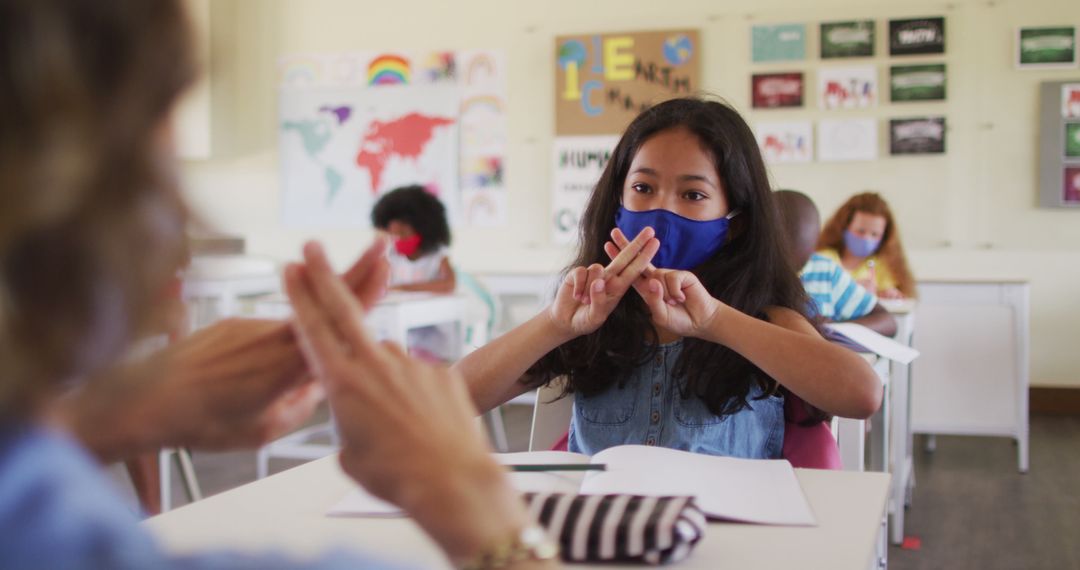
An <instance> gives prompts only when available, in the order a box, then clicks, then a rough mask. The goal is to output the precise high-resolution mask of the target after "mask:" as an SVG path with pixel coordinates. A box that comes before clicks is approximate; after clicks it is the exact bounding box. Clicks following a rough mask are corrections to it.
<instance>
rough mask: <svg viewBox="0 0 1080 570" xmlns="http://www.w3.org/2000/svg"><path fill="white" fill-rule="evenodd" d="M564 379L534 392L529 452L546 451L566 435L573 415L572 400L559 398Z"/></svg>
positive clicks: (559, 379)
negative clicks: (534, 399)
mask: <svg viewBox="0 0 1080 570" xmlns="http://www.w3.org/2000/svg"><path fill="white" fill-rule="evenodd" d="M563 382H565V379H564V378H563V377H559V378H556V379H554V380H552V381H551V382H549V383H548V384H547V385H546V386H541V387H540V388H539V389H538V390H537V392H536V403H535V404H534V405H533V420H532V432H531V433H530V435H529V451H546V450H548V449H551V448H552V446H554V445H555V443H556V442H557V441H559V440H560V439H562V438H563V436H565V435H566V432H567V431H568V430H569V429H570V418H571V417H572V416H573V414H574V398H573V397H570V396H567V397H565V398H559V396H560V395H561V394H562V387H563Z"/></svg>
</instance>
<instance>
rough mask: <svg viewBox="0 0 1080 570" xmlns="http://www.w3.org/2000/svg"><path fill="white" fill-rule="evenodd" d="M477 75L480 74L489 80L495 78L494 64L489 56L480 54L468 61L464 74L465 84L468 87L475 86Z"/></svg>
mask: <svg viewBox="0 0 1080 570" xmlns="http://www.w3.org/2000/svg"><path fill="white" fill-rule="evenodd" d="M477 73H482V74H483V75H486V76H487V77H489V78H490V77H494V76H495V62H494V61H493V60H492V59H491V56H489V55H487V54H484V53H481V54H478V55H477V56H475V57H473V58H472V60H471V61H469V66H468V69H467V71H466V73H465V78H466V79H465V82H466V83H467V84H468V85H473V84H475V83H476V82H477V77H476V74H477ZM481 79H482V77H481Z"/></svg>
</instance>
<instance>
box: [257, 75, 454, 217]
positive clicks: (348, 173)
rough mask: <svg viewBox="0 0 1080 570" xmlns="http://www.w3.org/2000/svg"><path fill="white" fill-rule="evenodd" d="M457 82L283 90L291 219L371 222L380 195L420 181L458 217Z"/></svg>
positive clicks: (286, 200)
mask: <svg viewBox="0 0 1080 570" xmlns="http://www.w3.org/2000/svg"><path fill="white" fill-rule="evenodd" d="M458 103H459V97H458V93H457V90H456V89H454V88H447V87H435V86H429V87H425V88H423V89H420V88H411V87H406V86H399V87H381V88H378V89H362V90H356V89H348V88H345V89H325V88H324V89H304V90H290V91H282V92H281V99H280V121H279V129H280V137H279V140H280V150H281V175H282V201H283V207H284V218H285V223H286V224H288V225H292V226H301V227H312V226H316V227H367V226H370V225H371V221H370V220H369V219H368V217H369V212H370V211H371V207H372V206H373V205H374V203H375V201H376V200H377V199H378V197H379V196H380V195H381V194H383V193H385V192H387V191H389V190H392V189H394V188H397V187H399V186H406V185H411V184H420V185H422V186H424V187H426V188H427V189H428V190H429V191H430V192H432V193H433V194H435V195H436V196H438V197H439V198H440V200H441V201H442V202H443V204H444V205H445V206H446V208H447V215H448V217H449V218H450V219H451V220H456V219H457V218H458V215H459V213H458V208H459V207H460V202H461V200H460V190H459V186H458V175H457V173H458V130H457V114H458Z"/></svg>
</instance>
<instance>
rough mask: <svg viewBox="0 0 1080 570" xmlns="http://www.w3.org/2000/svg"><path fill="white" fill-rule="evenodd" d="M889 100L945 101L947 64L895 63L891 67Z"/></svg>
mask: <svg viewBox="0 0 1080 570" xmlns="http://www.w3.org/2000/svg"><path fill="white" fill-rule="evenodd" d="M889 100H890V101H892V102H894V103H896V102H901V101H944V100H945V64H944V63H933V64H928V65H894V66H892V67H890V68H889Z"/></svg>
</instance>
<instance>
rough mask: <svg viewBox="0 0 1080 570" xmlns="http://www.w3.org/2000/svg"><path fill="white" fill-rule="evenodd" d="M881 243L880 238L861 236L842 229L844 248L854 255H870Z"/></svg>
mask: <svg viewBox="0 0 1080 570" xmlns="http://www.w3.org/2000/svg"><path fill="white" fill-rule="evenodd" d="M879 245H881V240H879V239H870V238H861V237H859V236H857V235H855V234H853V233H851V232H850V231H848V230H844V249H845V250H847V251H849V252H851V255H854V256H855V257H870V256H871V255H873V254H874V252H875V251H877V248H878V246H879Z"/></svg>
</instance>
